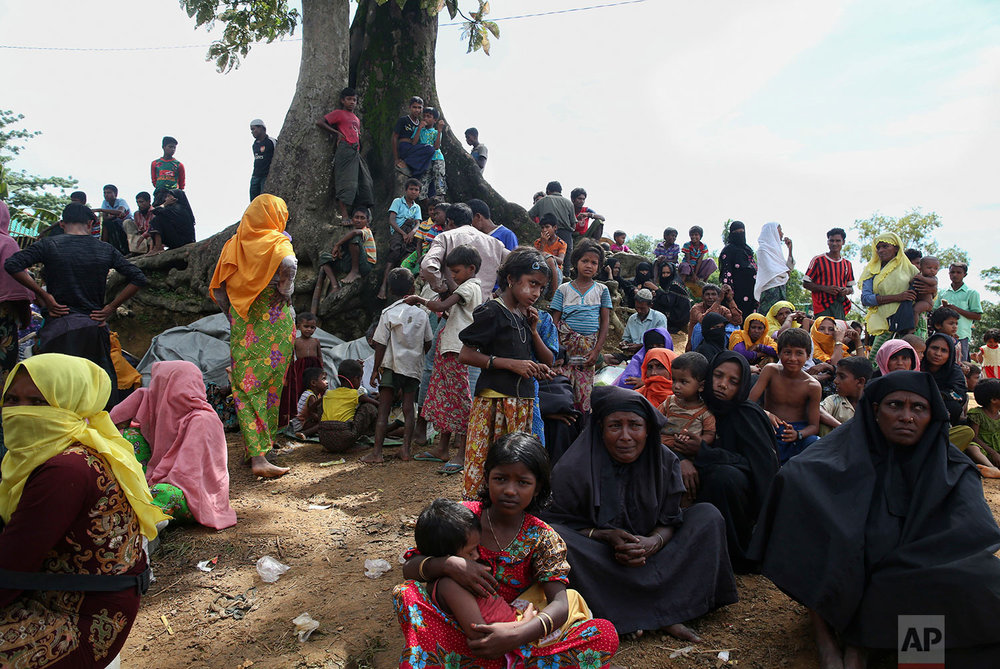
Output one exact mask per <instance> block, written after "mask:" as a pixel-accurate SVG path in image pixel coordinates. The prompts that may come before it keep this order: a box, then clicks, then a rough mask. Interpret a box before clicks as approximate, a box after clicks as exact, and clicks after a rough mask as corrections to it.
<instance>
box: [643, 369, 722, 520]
mask: <svg viewBox="0 0 1000 669" xmlns="http://www.w3.org/2000/svg"><path fill="white" fill-rule="evenodd" d="M671 371H672V372H673V392H674V394H673V395H670V396H669V397H667V399H666V401H664V402H663V403H662V404H660V405H659V406H658V407H657V408H658V409H659V411H660V413H662V414H663V415H664V416H666V417H667V425H666V427H664V428H663V429H662V430H661V431H660V442H661V443H662V444H663V445H664V446H666V447H667V448H669V449H670V450H672V451H673V452H674V453H676V454H677V456H678V457H680V459H681V478H682V479H683V480H684V487H685V489H686V490H687V492H686V493H685V495H684V499H683V500H682V502H681V506H691V505H692V504H694V500H695V497H697V496H698V476H697V473H695V472H694V471H689V470H693V467H687V466H686V465H685V464H684V463H685V462H687V461H688V460H694V459H695V456H697V455H698V451H699V450H700V449H701V445H702V444H704V445H705V446H711V445H712V442H714V441H715V416H713V415H712V412H711V411H709V410H708V407H707V406H705V402H704V401H703V400H702V399H701V393H702V391H703V390H705V376H706V375H707V374H708V360H707V359H706V358H705V356H703V355H702V354H701V353H698V352H697V351H691V352H689V353H683V354H681V355H679V356H677V357H676V358H675V359H674V364H673V366H672V369H671ZM688 464H691V463H690V462H689V463H688Z"/></svg>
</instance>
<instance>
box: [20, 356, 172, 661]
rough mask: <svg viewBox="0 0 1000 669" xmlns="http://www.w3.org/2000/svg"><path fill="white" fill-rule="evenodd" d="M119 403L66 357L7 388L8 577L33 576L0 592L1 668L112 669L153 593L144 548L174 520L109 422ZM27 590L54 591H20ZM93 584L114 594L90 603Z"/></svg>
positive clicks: (33, 367)
mask: <svg viewBox="0 0 1000 669" xmlns="http://www.w3.org/2000/svg"><path fill="white" fill-rule="evenodd" d="M110 394H111V380H110V378H109V377H108V375H107V374H106V373H105V372H104V371H103V370H102V369H101V368H100V367H98V366H97V365H95V364H94V363H92V362H90V361H89V360H85V359H83V358H78V357H73V356H68V355H62V354H57V353H48V354H42V355H36V356H34V357H31V358H28V359H27V360H25V361H24V362H23V363H21V364H19V365H17V366H16V367H15V368H14V370H13V372H12V373H11V375H10V376H9V377H8V379H7V384H6V386H5V388H4V395H3V427H4V438H5V440H6V445H7V449H8V453H7V455H6V456H5V457H4V461H3V474H4V477H3V482H2V483H0V519H2V520H3V523H4V526H3V530H2V532H0V569H5V570H10V571H15V572H27V574H25V575H24V577H20V578H15V579H10V580H7V579H6V578H5V579H4V580H0V586H2V587H3V588H6V589H0V666H3V667H42V666H45V667H48V666H56V665H58V666H73V667H103V666H106V665H107V664H108V663H109V662H111V661H112V660H113V659H114V658H115V656H117V655H118V653H119V651H120V650H121V648H122V646H123V645H124V644H125V639H126V637H127V636H128V633H129V630H130V629H131V628H132V623H133V622H134V621H135V616H136V613H137V612H138V610H139V597H140V595H139V592H140V589H141V588H140V584H141V582H143V581H144V582H145V583H148V573H147V567H146V556H145V553H144V552H143V549H142V537H143V535H145V536H146V537H148V538H149V539H152V538H154V537H156V524H157V522H159V521H161V520H166V516H164V515H163V512H162V511H160V509H159V508H157V507H156V506H154V505H153V500H152V498H151V497H150V496H149V489H148V488H147V487H146V481H145V479H144V478H143V477H142V470H141V469H140V467H139V463H138V462H136V460H135V456H134V455H133V454H132V447H131V446H130V445H129V443H128V442H127V441H125V440H124V439H122V438H121V435H119V434H118V431H117V430H115V426H114V424H113V423H112V422H111V419H110V418H108V414H107V412H105V411H104V405H105V403H106V402H107V401H108V397H109V396H110ZM27 578H31V579H38V580H40V581H41V582H42V583H46V580H48V582H51V583H52V584H53V586H52V587H51V588H50V589H45V590H42V589H38V588H35V589H32V590H27V589H22V588H18V587H17V584H23V583H24V580H23V579H27ZM87 579H97V580H98V582H97V586H100V587H101V588H102V589H103V588H108V587H110V588H112V590H111V591H104V592H98V591H93V590H89V591H88V587H89V588H93V587H95V584H94V583H93V582H88V581H87ZM67 580H69V581H72V583H66V581H67ZM36 582H37V581H36Z"/></svg>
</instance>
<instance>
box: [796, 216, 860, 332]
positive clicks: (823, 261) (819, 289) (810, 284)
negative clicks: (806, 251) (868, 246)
mask: <svg viewBox="0 0 1000 669" xmlns="http://www.w3.org/2000/svg"><path fill="white" fill-rule="evenodd" d="M845 239H847V233H846V232H845V231H844V229H843V228H833V229H832V230H830V231H829V232H827V233H826V247H827V252H826V253H824V254H823V255H818V256H816V257H815V258H813V259H812V260H810V261H809V267H807V268H806V275H805V276H804V277H803V278H802V287H803V288H805V289H806V290H808V291H810V292H812V303H813V314H815V316H816V317H817V318H818V317H820V316H833V317H834V318H840V319H843V318H847V313H848V312H849V311H850V310H851V300H850V298H848V297H847V296H848V295H850V294H851V293H852V292H853V291H854V266H853V265H852V264H851V261H850V260H847V259H845V258H844V257H843V256H842V255H841V251H842V250H843V248H844V240H845Z"/></svg>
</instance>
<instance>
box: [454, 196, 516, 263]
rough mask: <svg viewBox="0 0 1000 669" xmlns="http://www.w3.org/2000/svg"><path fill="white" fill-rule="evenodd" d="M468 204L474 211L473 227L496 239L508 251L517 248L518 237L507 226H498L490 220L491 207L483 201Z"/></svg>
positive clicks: (472, 201)
mask: <svg viewBox="0 0 1000 669" xmlns="http://www.w3.org/2000/svg"><path fill="white" fill-rule="evenodd" d="M466 204H468V205H469V209H471V210H472V227H474V228H475V229H476V230H479V231H480V232H482V233H484V234H487V235H489V236H490V237H496V238H497V239H499V240H500V243H501V244H503V245H504V248H506V249H507V250H508V251H513V250H514V249H516V248H517V243H518V242H517V235H515V234H514V231H513V230H511V229H510V228H508V227H507V226H506V225H497V224H496V223H494V222H493V220H492V219H491V218H490V206H489V205H488V204H486V203H485V202H483V201H482V200H476V199H473V200H469V201H468V202H467V203H466Z"/></svg>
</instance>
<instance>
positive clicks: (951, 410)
mask: <svg viewBox="0 0 1000 669" xmlns="http://www.w3.org/2000/svg"><path fill="white" fill-rule="evenodd" d="M937 339H940V340H941V341H943V342H944V343H945V345H947V346H948V361H947V362H945V363H944V364H943V365H941V368H940V369H938V370H937V371H936V372H931V371H930V369H931V363H930V362H929V361H928V360H927V349H926V348H925V349H924V357H923V359H922V360H921V362H920V369H922V370H924V371H926V372H929V373H930V375H931V376H932V377H934V383H936V384H937V387H938V390H940V391H941V399H942V400H944V405H945V407H947V409H948V419H949V420H950V421H951V424H952V425H958V424H959V422H960V421H961V420H962V407H963V406H965V399H966V396H967V394H968V392H969V388H968V386H967V385H966V383H965V374H963V373H962V368H961V367H959V366H958V364H957V363H955V362H954V361H955V340H954V339H952V338H951V337H949V336H948V335H946V334H942V333H940V332H939V333H937V334H932V335H931V336H930V337H928V338H927V347H928V348H929V347H930V345H931V342H932V341H935V340H937Z"/></svg>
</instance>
